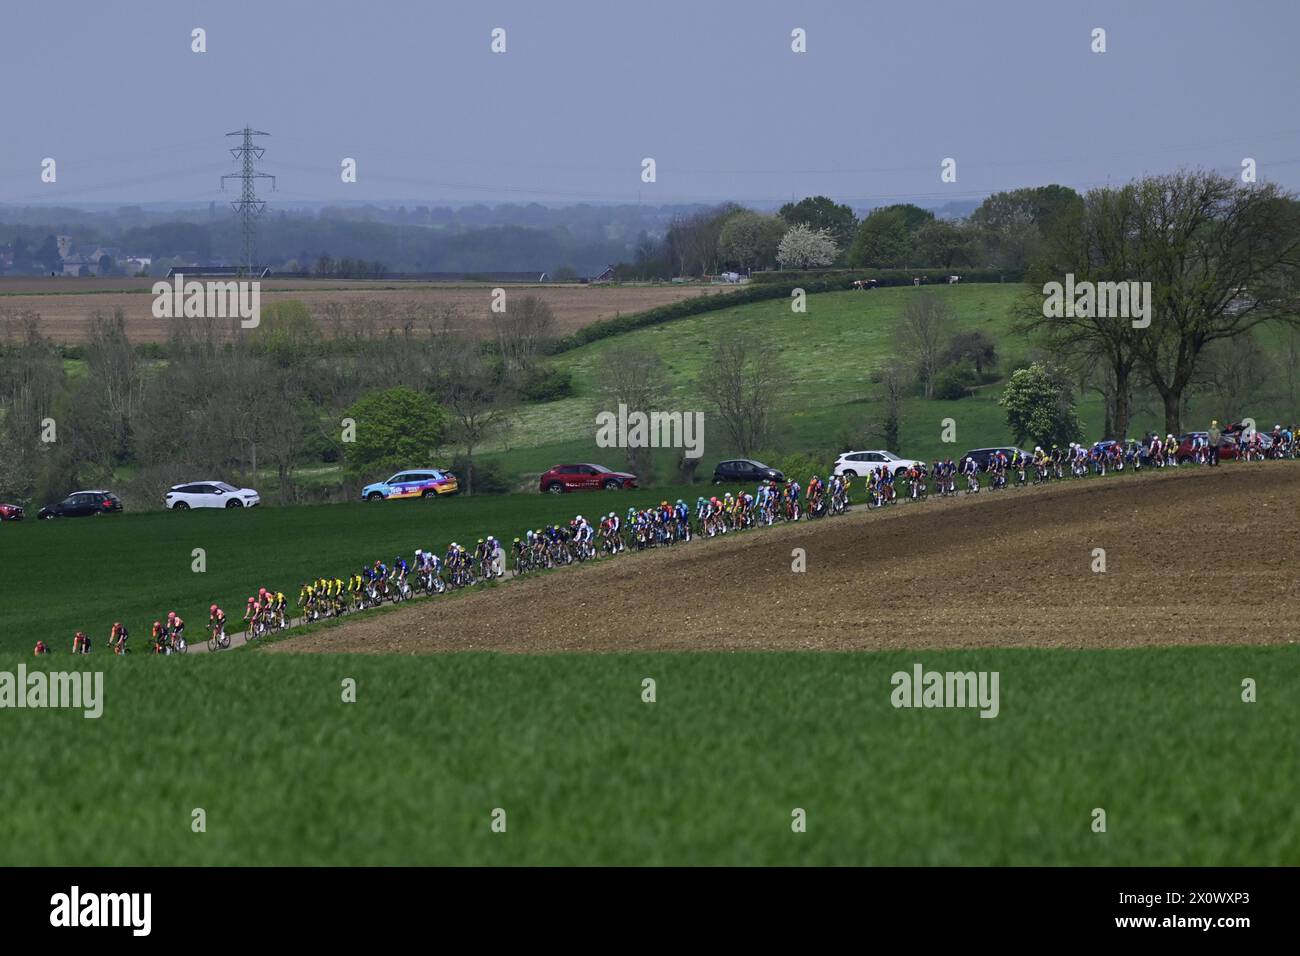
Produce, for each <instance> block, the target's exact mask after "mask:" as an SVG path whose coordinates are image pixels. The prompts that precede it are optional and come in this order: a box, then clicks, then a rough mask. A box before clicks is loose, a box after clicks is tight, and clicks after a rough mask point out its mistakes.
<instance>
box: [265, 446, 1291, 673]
mask: <svg viewBox="0 0 1300 956" xmlns="http://www.w3.org/2000/svg"><path fill="white" fill-rule="evenodd" d="M504 530H505V529H498V533H501V532H502V531H504ZM1297 531H1300V467H1297V466H1296V465H1295V464H1293V463H1289V462H1281V463H1263V464H1260V463H1256V464H1251V465H1235V464H1227V465H1224V466H1222V467H1220V468H1218V469H1204V468H1202V469H1192V468H1189V469H1186V470H1181V471H1179V472H1177V473H1160V474H1154V475H1152V474H1146V473H1144V474H1142V475H1136V476H1132V475H1124V476H1119V477H1108V478H1105V479H1102V480H1094V481H1088V482H1083V483H1079V482H1067V483H1064V484H1062V485H1060V486H1051V487H1046V488H1041V489H1033V488H1031V489H1024V490H1010V491H1004V492H998V493H991V492H988V491H987V490H986V491H984V492H983V493H981V494H980V495H978V496H973V497H970V498H966V497H962V498H960V499H950V500H933V501H929V502H925V503H923V504H921V505H917V506H912V505H908V504H901V505H898V506H896V507H894V508H891V509H886V510H885V511H883V512H881V513H875V512H871V513H868V512H867V511H865V510H864V509H862V508H860V507H859V508H858V509H856V510H855V511H854V513H852V514H850V515H848V516H845V517H842V518H834V519H829V520H823V521H820V522H816V523H814V524H808V525H803V526H798V527H778V528H773V529H766V530H761V531H756V532H750V533H745V534H740V535H729V536H727V537H726V538H725V539H715V540H713V541H696V542H692V543H691V544H689V545H684V546H678V547H676V548H673V549H668V550H656V551H652V552H646V553H643V554H629V555H626V556H623V557H620V558H618V559H616V560H612V561H606V562H601V563H598V564H595V565H590V566H585V567H581V568H576V569H563V570H560V571H557V572H554V573H551V574H547V575H544V576H542V577H538V578H532V579H528V580H523V581H519V582H512V583H510V584H508V585H506V586H505V587H498V588H495V589H491V590H486V591H483V592H481V593H475V594H469V595H466V596H463V597H458V598H453V599H438V598H434V599H432V600H429V601H423V602H420V603H417V604H414V605H411V606H408V607H406V608H403V609H401V610H397V611H393V612H391V613H388V614H381V615H378V616H374V617H370V618H364V617H363V618H360V619H358V620H355V621H351V622H347V623H344V624H342V625H340V626H338V627H334V628H328V629H324V630H321V631H318V632H315V633H312V634H306V635H303V636H301V637H298V638H293V639H290V640H287V641H283V642H281V643H279V644H276V645H272V646H270V647H268V650H273V651H275V652H289V653H294V652H370V653H402V654H411V653H435V652H440V651H455V650H494V651H504V652H522V653H528V652H554V651H645V650H675V651H676V650H794V649H825V650H849V649H862V650H872V649H886V648H901V647H907V648H915V647H1129V646H1136V645H1148V644H1285V643H1291V642H1294V641H1295V639H1296V637H1297V635H1298V634H1300V600H1298V599H1300V575H1297V546H1296V541H1297ZM793 548H804V549H806V552H807V571H806V572H804V573H802V574H798V573H794V572H792V571H791V560H792V559H791V550H792V549H793ZM1094 548H1104V549H1105V552H1106V554H1105V559H1106V572H1105V573H1104V574H1097V573H1094V572H1093V571H1092V569H1091V568H1092V563H1093V560H1094V558H1093V553H1092V552H1093V549H1094Z"/></svg>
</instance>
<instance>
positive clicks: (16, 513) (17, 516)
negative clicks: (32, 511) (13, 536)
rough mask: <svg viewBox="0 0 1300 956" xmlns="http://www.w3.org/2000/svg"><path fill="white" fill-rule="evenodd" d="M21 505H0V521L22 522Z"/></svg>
mask: <svg viewBox="0 0 1300 956" xmlns="http://www.w3.org/2000/svg"><path fill="white" fill-rule="evenodd" d="M22 520H23V507H22V505H6V504H0V521H22Z"/></svg>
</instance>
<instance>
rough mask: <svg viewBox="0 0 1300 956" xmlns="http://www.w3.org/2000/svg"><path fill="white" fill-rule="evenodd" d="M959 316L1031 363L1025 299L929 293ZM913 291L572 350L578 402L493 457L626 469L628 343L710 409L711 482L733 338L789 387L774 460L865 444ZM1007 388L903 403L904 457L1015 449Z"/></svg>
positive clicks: (517, 464)
mask: <svg viewBox="0 0 1300 956" xmlns="http://www.w3.org/2000/svg"><path fill="white" fill-rule="evenodd" d="M924 291H925V292H926V293H927V294H933V295H935V296H938V297H939V298H941V299H943V300H944V301H945V302H947V304H948V305H949V306H950V307H951V308H952V310H953V314H954V316H955V318H956V329H957V330H959V331H968V330H979V331H982V332H984V333H985V334H987V335H988V336H989V337H990V338H992V339H993V340H994V341H995V342H996V343H997V348H998V360H999V369H1000V370H1001V372H1002V373H1003V375H1004V376H1005V375H1008V374H1009V373H1010V372H1011V371H1012V370H1014V369H1015V368H1016V367H1018V366H1019V365H1020V364H1022V363H1023V362H1024V360H1025V359H1026V356H1027V355H1028V354H1029V353H1030V351H1031V348H1032V343H1031V342H1030V341H1029V340H1028V339H1027V338H1026V337H1024V336H1022V335H1018V334H1016V333H1014V332H1013V331H1012V318H1011V315H1012V311H1013V308H1014V307H1015V305H1016V303H1017V301H1018V299H1019V298H1021V297H1023V296H1025V295H1026V290H1025V287H1024V286H1022V285H1019V284H1006V285H992V284H989V285H965V286H962V285H956V286H933V287H927V288H926V289H925V290H924ZM917 294H918V290H916V289H914V288H911V287H894V288H883V289H876V290H873V291H871V292H869V293H862V292H828V293H821V294H818V295H812V296H809V297H808V311H807V313H806V314H793V313H792V312H791V311H790V305H789V303H788V302H785V301H771V302H758V303H751V304H747V305H741V306H733V307H730V308H725V309H719V310H717V311H712V312H708V313H704V314H702V315H698V316H693V317H690V318H686V319H681V320H677V321H674V322H670V323H667V324H664V325H660V326H655V327H652V328H647V329H641V330H637V331H633V332H628V333H624V334H621V335H618V336H614V337H612V338H609V339H604V340H601V341H598V342H595V343H592V344H590V345H587V346H583V347H582V348H579V349H575V350H573V351H570V352H566V353H564V354H562V355H560V356H558V357H557V358H556V360H555V361H556V363H557V365H559V366H560V367H561V368H564V369H567V370H569V371H571V372H572V374H573V381H574V386H575V392H576V394H575V395H574V396H573V397H571V398H566V399H563V400H561V401H555V402H548V403H544V404H536V405H530V406H527V407H525V408H524V409H522V410H521V411H520V412H519V414H518V415H517V417H516V422H515V427H514V428H512V429H511V430H510V432H509V433H508V434H507V435H506V436H505V437H504V439H503V440H502V441H500V442H498V443H497V444H496V445H495V446H491V454H489V455H488V456H487V457H489V458H495V459H496V460H498V461H500V462H501V463H502V464H503V465H504V466H505V467H506V469H507V471H509V472H510V473H511V474H513V475H515V476H516V477H522V476H525V475H528V474H530V473H536V472H539V471H542V470H544V469H545V468H547V467H549V466H550V465H552V464H555V463H556V462H559V461H563V460H589V459H590V460H596V461H600V462H603V463H605V464H608V465H609V466H610V467H615V466H619V465H620V464H621V455H620V453H619V452H618V451H617V450H613V449H600V448H598V447H597V446H596V444H595V431H596V426H595V413H596V411H597V409H598V408H603V407H604V403H603V402H602V401H601V399H600V381H599V379H600V375H601V359H602V356H603V355H604V354H605V353H606V352H607V351H608V350H609V349H613V348H620V347H626V346H633V347H637V348H644V349H649V350H652V351H654V352H657V353H658V354H659V355H660V356H662V357H663V359H664V363H665V366H666V369H667V372H668V378H669V383H670V385H671V389H672V392H671V399H670V402H669V406H670V407H672V408H676V409H680V410H701V411H704V412H705V454H704V462H703V464H702V466H701V469H702V471H704V472H706V473H711V471H712V467H713V465H714V464H715V463H716V462H717V461H718V460H720V459H722V458H725V457H730V456H733V455H735V454H737V449H736V448H735V447H734V446H733V443H732V442H730V441H729V440H728V438H727V436H726V434H725V432H724V430H723V428H722V427H721V423H720V422H719V421H718V420H717V419H716V418H714V417H712V416H711V415H710V413H709V410H708V405H707V403H706V402H705V401H704V399H703V396H702V394H701V392H700V390H699V387H698V382H699V380H700V376H701V373H702V370H703V369H704V367H705V364H706V363H707V361H708V359H709V355H710V352H711V350H712V348H713V346H714V343H716V342H718V341H720V340H723V339H724V338H726V337H729V336H739V337H744V338H747V339H750V340H754V341H760V342H766V343H769V344H771V345H772V346H774V347H775V348H777V350H778V351H779V353H780V355H781V357H782V360H783V361H784V363H785V366H786V369H787V371H788V372H789V374H790V376H791V378H792V382H793V384H792V387H791V388H790V389H789V391H788V393H787V394H785V395H783V396H782V404H783V407H784V415H783V417H782V427H781V429H780V433H779V435H778V436H777V438H776V439H775V440H774V442H773V447H772V448H771V449H768V450H767V451H768V452H770V453H773V454H777V453H793V452H801V451H818V452H823V453H834V452H836V451H841V450H845V448H846V447H847V446H849V445H855V444H859V443H861V442H863V441H864V440H865V439H864V436H863V434H862V433H863V431H864V429H863V425H864V423H865V422H867V421H868V420H869V419H872V418H878V417H879V416H880V414H881V409H880V405H879V402H878V401H877V399H878V386H876V385H873V384H872V382H871V373H872V371H873V370H875V369H877V368H879V367H880V366H882V365H883V364H884V363H885V362H886V361H887V360H888V359H889V358H890V357H891V356H892V355H893V354H894V351H895V345H894V340H893V334H892V328H893V325H894V323H895V322H896V321H897V319H898V317H899V316H900V315H901V314H902V311H903V308H904V307H905V305H906V304H907V302H909V301H911V300H912V299H913V298H914V297H915V296H916V295H917ZM1259 337H1260V341H1261V343H1262V344H1263V345H1264V346H1265V347H1273V348H1278V347H1280V338H1281V337H1280V332H1279V331H1278V330H1276V329H1270V328H1264V329H1262V330H1261V331H1260V333H1259ZM1004 384H1005V380H1003V381H1000V382H997V383H994V384H990V385H987V386H984V387H982V388H980V389H979V390H978V391H977V393H976V395H974V396H973V397H969V398H964V399H960V400H953V401H940V400H925V399H922V398H919V397H916V396H912V397H910V398H908V399H907V400H906V401H905V402H904V403H903V408H902V427H901V431H900V434H901V441H900V447H899V448H897V449H894V450H895V451H897V452H898V453H900V454H902V455H905V456H908V457H923V458H927V459H930V458H934V457H937V456H945V455H953V456H956V455H959V454H961V453H962V452H964V451H965V450H966V449H968V448H971V447H975V446H979V445H993V444H1003V443H1007V442H1010V441H1011V440H1012V437H1013V436H1012V435H1010V434H1009V432H1008V429H1007V426H1006V415H1005V412H1004V410H1003V409H1002V408H1001V407H1000V406H999V405H998V404H997V400H998V398H999V397H1000V396H1001V393H1002V389H1003V387H1004ZM1077 398H1078V401H1079V416H1080V419H1081V420H1082V422H1083V424H1084V428H1085V432H1086V435H1087V436H1088V437H1089V438H1090V439H1096V438H1099V437H1101V435H1100V432H1101V427H1102V423H1103V422H1104V420H1105V415H1104V409H1103V404H1102V401H1101V398H1100V396H1098V395H1096V394H1095V393H1086V394H1083V395H1079V396H1077ZM1218 414H1220V413H1219V412H1218V411H1217V410H1216V408H1215V403H1214V402H1213V400H1211V399H1210V398H1208V397H1204V396H1201V397H1193V398H1192V400H1191V401H1190V403H1189V406H1188V413H1187V416H1186V427H1188V428H1192V427H1204V425H1206V424H1208V422H1209V419H1210V418H1211V417H1214V416H1215V415H1218ZM1240 414H1242V415H1244V414H1254V415H1255V417H1256V418H1258V419H1259V420H1260V421H1261V422H1262V421H1264V420H1267V419H1272V418H1278V419H1283V418H1285V419H1288V420H1289V419H1291V418H1293V417H1294V416H1295V414H1296V410H1295V409H1290V408H1287V407H1286V403H1285V402H1281V401H1274V402H1269V403H1262V404H1261V406H1260V407H1259V408H1253V409H1250V410H1249V411H1244V410H1243V411H1240ZM947 418H952V419H953V420H954V421H955V422H956V435H957V440H956V443H955V446H954V445H952V444H945V443H944V442H943V441H941V432H942V427H943V426H942V423H943V421H944V419H947ZM1163 428H1164V412H1163V408H1161V407H1160V406H1159V404H1158V403H1156V402H1148V403H1145V404H1143V403H1139V405H1138V407H1137V409H1136V414H1135V417H1134V420H1133V423H1132V427H1131V431H1132V433H1133V434H1135V435H1136V434H1141V433H1143V432H1145V431H1146V430H1147V429H1159V430H1163ZM673 461H674V454H672V453H667V452H665V453H663V454H661V455H659V456H658V457H657V466H658V470H659V474H660V475H666V474H671V470H672V463H673Z"/></svg>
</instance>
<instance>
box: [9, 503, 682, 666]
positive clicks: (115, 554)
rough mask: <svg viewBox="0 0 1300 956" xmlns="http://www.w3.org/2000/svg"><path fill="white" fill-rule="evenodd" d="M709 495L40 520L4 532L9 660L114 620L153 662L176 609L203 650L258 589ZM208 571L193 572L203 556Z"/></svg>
mask: <svg viewBox="0 0 1300 956" xmlns="http://www.w3.org/2000/svg"><path fill="white" fill-rule="evenodd" d="M703 491H704V486H699V487H680V488H678V487H673V488H656V489H655V490H653V491H627V492H622V491H619V492H589V493H584V494H571V495H561V496H558V497H557V496H554V495H544V494H541V493H539V492H534V493H533V494H517V495H503V496H496V497H469V498H466V497H456V498H451V499H441V500H428V501H426V500H423V499H419V500H415V501H385V502H375V503H368V502H360V501H358V502H354V503H350V504H331V505H308V506H302V507H294V508H274V507H259V508H253V509H250V510H248V511H226V510H224V509H222V510H211V511H189V512H169V511H156V512H144V513H138V514H129V513H124V514H121V515H113V516H111V517H104V518H68V519H61V520H54V521H36V520H34V519H31V518H29V519H28V520H25V521H22V522H15V523H6V524H4V525H0V567H3V568H4V569H5V579H6V585H7V594H6V598H5V600H4V601H3V602H0V654H3V653H5V652H15V653H17V652H22V653H27V654H30V653H31V649H32V647H33V646H34V645H35V643H36V641H37V640H38V639H44V640H45V641H46V642H47V643H48V644H50V645H51V646H52V647H54V648H55V650H57V651H60V652H65V651H67V650H68V649H69V648H71V646H72V635H73V634H74V633H75V632H76V631H77V630H82V631H85V632H86V633H87V634H89V635H90V636H91V637H92V638H93V639H94V641H95V642H96V644H102V643H104V642H106V641H107V640H108V631H109V628H110V627H111V625H112V623H113V622H114V621H117V620H120V621H123V622H124V623H125V624H126V625H127V627H128V628H129V630H130V632H131V635H132V639H133V641H134V643H135V645H136V651H137V652H142V651H143V650H144V644H145V641H146V636H147V634H148V630H149V627H148V626H149V624H151V623H152V622H153V621H154V620H156V619H158V618H162V617H165V616H166V614H167V612H168V611H176V612H177V613H178V614H180V616H181V617H182V618H184V619H185V621H186V624H187V626H188V628H189V630H190V632H191V639H192V640H193V639H194V637H193V635H194V634H195V633H196V632H197V630H198V629H199V628H201V627H202V625H203V624H204V623H206V621H207V619H208V607H209V606H210V605H211V604H212V603H213V602H214V601H215V602H216V603H218V604H220V605H221V606H222V607H223V608H225V610H226V613H227V614H229V615H230V616H231V617H232V618H233V619H236V620H237V619H239V618H240V617H241V616H242V614H243V603H244V601H245V600H246V599H247V598H248V596H249V595H250V594H253V593H255V592H256V591H257V589H258V588H259V587H268V588H275V589H279V590H282V591H284V593H285V594H286V595H288V596H289V598H290V600H291V601H293V600H296V599H297V596H298V588H299V586H300V585H301V584H302V583H303V582H304V581H307V580H309V579H311V578H315V577H318V576H320V575H324V574H331V575H333V574H337V575H338V576H340V577H344V578H346V577H347V576H348V575H349V574H350V573H353V572H355V571H357V570H359V569H360V568H361V565H362V562H368V563H372V564H373V563H374V561H376V560H382V561H384V562H385V563H386V564H391V563H392V561H393V557H394V556H395V555H397V554H401V555H403V556H405V557H406V559H407V560H408V561H410V560H411V556H412V555H413V554H414V552H415V549H416V548H425V547H429V548H434V549H436V550H437V551H438V552H439V553H440V554H441V553H443V552H445V551H446V549H447V545H448V544H450V543H451V542H452V541H459V542H460V543H461V544H466V545H469V546H473V544H474V542H476V541H477V540H478V539H479V538H481V537H486V536H487V535H489V534H495V535H496V536H497V538H498V539H501V540H503V541H504V542H505V543H508V542H509V541H510V540H511V539H512V538H514V536H515V535H517V534H521V533H522V532H523V531H524V530H525V529H527V528H528V527H534V528H535V527H540V526H542V525H545V524H549V523H552V522H559V521H564V522H566V523H567V522H568V521H569V520H570V519H571V518H573V516H574V515H575V514H582V515H585V516H586V517H588V518H594V517H595V516H596V515H597V514H598V513H602V511H610V510H617V511H618V512H619V514H620V515H622V514H623V513H624V512H625V511H626V510H627V509H628V507H629V506H631V505H637V506H639V507H644V506H646V505H649V504H651V503H657V502H658V501H659V500H661V499H662V498H664V497H671V498H672V499H673V500H676V499H677V498H678V497H685V496H686V495H690V498H689V499H688V500H689V501H690V502H692V503H693V502H694V501H695V497H696V495H698V494H700V493H702V492H703ZM200 548H201V549H203V551H204V561H205V562H206V570H204V571H201V572H200V571H195V570H193V567H194V562H195V557H194V550H195V549H200Z"/></svg>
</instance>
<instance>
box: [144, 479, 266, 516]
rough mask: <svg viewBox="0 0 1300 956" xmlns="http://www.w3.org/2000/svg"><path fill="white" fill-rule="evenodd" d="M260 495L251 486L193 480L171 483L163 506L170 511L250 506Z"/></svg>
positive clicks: (256, 502) (258, 501) (260, 497)
mask: <svg viewBox="0 0 1300 956" xmlns="http://www.w3.org/2000/svg"><path fill="white" fill-rule="evenodd" d="M261 503H262V496H261V495H259V494H258V493H257V492H256V491H254V490H253V489H252V488H236V487H235V486H234V485H228V484H226V483H225V482H224V481H194V482H190V483H189V484H186V485H173V486H172V488H171V490H170V491H168V492H167V494H166V495H165V496H164V497H163V507H165V508H170V509H171V510H172V511H188V510H189V509H190V508H252V507H253V506H254V505H259V504H261Z"/></svg>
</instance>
